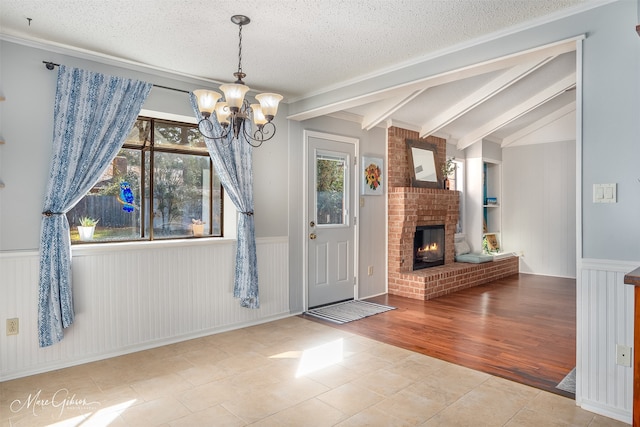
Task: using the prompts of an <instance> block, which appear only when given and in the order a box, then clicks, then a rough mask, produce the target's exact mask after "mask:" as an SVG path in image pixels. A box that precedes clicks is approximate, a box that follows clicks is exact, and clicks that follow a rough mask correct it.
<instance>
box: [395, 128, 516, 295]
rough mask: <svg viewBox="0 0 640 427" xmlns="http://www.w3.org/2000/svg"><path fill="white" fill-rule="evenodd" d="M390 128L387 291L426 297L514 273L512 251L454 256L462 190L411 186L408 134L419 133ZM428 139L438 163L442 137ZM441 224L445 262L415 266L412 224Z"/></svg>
mask: <svg viewBox="0 0 640 427" xmlns="http://www.w3.org/2000/svg"><path fill="white" fill-rule="evenodd" d="M388 132H389V135H388V136H389V138H388V141H389V149H388V155H389V163H388V165H389V166H388V172H387V177H388V179H387V182H388V184H389V188H388V197H389V236H388V237H389V239H388V242H389V243H388V244H389V247H388V253H389V264H388V267H389V268H388V270H389V293H390V294H393V295H399V296H404V297H408V298H415V299H421V300H428V299H430V298H435V297H438V296H442V295H446V294H448V293H451V292H455V291H458V290H461V289H465V288H469V287H472V286H477V285H480V284H483V283H488V282H490V281H492V280H496V279H498V278H502V277H506V276H509V275H511V274H515V273H517V272H518V258H516V257H510V258H506V259H502V260H498V261H493V262H489V263H485V264H467V263H457V262H455V259H454V234H455V229H456V224H457V222H458V212H459V204H460V193H459V192H458V191H451V190H440V189H427V188H415V187H411V186H410V185H411V177H410V175H409V170H410V169H409V159H408V155H407V145H406V140H407V139H414V140H415V139H419V135H418V133H417V132H412V131H409V130H405V129H400V128H396V127H392V128H390V129H389V131H388ZM426 141H427V142H429V143H431V144H434V145H436V146H437V151H438V152H437V156H436V166H437V167H438V165H441V164H442V163H443V162H444V161H445V158H446V141H445V140H444V139H441V138H436V137H428V138H426ZM440 224H444V226H445V265H443V266H438V267H432V268H426V269H422V270H417V271H413V258H414V254H413V251H414V247H413V238H414V233H415V230H416V226H422V225H440Z"/></svg>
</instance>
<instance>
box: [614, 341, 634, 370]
mask: <svg viewBox="0 0 640 427" xmlns="http://www.w3.org/2000/svg"><path fill="white" fill-rule="evenodd" d="M616 364H617V365H620V366H626V367H628V368H630V367H631V347H629V346H626V345H620V344H618V345H616Z"/></svg>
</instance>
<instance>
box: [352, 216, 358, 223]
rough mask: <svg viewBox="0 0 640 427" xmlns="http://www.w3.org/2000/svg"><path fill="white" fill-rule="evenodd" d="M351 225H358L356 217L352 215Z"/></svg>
mask: <svg viewBox="0 0 640 427" xmlns="http://www.w3.org/2000/svg"><path fill="white" fill-rule="evenodd" d="M353 225H358V218H357V217H355V216H354V217H353Z"/></svg>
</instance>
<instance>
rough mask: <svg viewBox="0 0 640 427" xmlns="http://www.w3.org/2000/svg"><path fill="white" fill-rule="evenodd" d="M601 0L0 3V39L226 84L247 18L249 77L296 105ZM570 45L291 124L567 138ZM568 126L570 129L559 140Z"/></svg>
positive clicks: (467, 136)
mask: <svg viewBox="0 0 640 427" xmlns="http://www.w3.org/2000/svg"><path fill="white" fill-rule="evenodd" d="M604 1H606V0H323V1H318V0H276V1H271V2H266V1H264V0H260V1H258V0H243V1H240V0H236V1H229V0H216V1H201V0H171V1H169V0H138V1H129V0H126V1H125V0H103V1H92V0H0V35H3V36H5V38H7V36H8V38H17V39H26V40H33V41H39V42H43V43H46V44H56V45H61V46H66V47H71V48H73V49H78V50H83V51H85V52H91V53H97V54H99V55H103V56H108V57H112V58H119V59H123V60H127V61H133V62H136V63H139V64H145V65H149V66H152V67H154V68H157V69H162V70H167V71H171V72H177V73H180V74H184V75H189V76H195V77H200V78H205V79H210V80H214V81H218V82H228V81H231V80H232V79H233V76H232V74H233V72H235V71H236V69H237V64H238V58H237V55H238V27H237V26H236V25H234V24H233V23H232V22H231V21H230V17H231V16H232V15H235V14H244V15H247V16H249V17H250V18H251V23H250V24H249V25H246V26H244V27H243V30H242V35H243V58H242V65H243V71H244V72H245V73H247V77H246V78H245V81H246V83H247V85H249V86H250V87H252V89H256V90H258V91H264V90H269V91H274V92H279V93H282V94H283V95H285V101H300V100H304V99H305V98H310V97H313V96H316V95H318V94H322V93H323V92H324V91H326V90H328V89H335V88H337V87H348V86H349V85H350V84H352V83H354V82H358V81H363V80H364V79H367V78H369V77H371V76H375V75H379V74H381V73H383V72H387V71H389V70H391V69H401V68H403V67H405V66H408V65H411V64H415V63H418V62H420V61H421V60H424V58H426V57H429V56H433V55H435V54H437V53H438V52H442V51H445V50H447V49H452V48H455V47H456V46H460V45H464V44H467V45H468V44H470V43H472V42H473V41H474V40H476V39H479V38H487V37H490V36H492V35H494V34H496V33H506V32H508V31H509V30H511V29H514V28H519V27H520V28H521V27H523V26H526V25H530V24H531V23H532V22H542V21H544V20H548V19H552V18H554V17H559V16H564V15H566V14H569V13H574V12H576V11H579V10H583V9H585V8H588V7H593V6H594V5H598V4H602V3H603V2H604ZM27 18H31V22H30V23H29V20H28V19H27ZM574 46H575V44H574V43H566V44H562V45H560V47H557V46H554V47H552V48H549V49H548V50H539V51H535V52H533V53H527V54H526V55H522V56H521V57H518V58H517V61H514V60H513V58H511V59H505V60H504V61H496V62H495V63H493V64H490V65H487V64H483V65H479V66H478V67H471V68H470V69H468V70H466V71H465V72H464V73H455V75H447V76H440V77H438V78H433V79H429V80H428V81H416V82H415V84H413V85H405V86H403V87H402V88H394V89H390V90H386V91H384V90H383V91H377V93H376V94H375V96H374V95H372V96H370V97H363V98H362V99H360V100H357V101H354V102H351V103H347V104H344V105H342V106H337V107H333V108H332V107H330V106H327V107H326V108H324V109H317V110H316V111H317V112H316V113H307V114H304V115H297V116H294V117H292V119H297V120H300V119H305V118H310V117H313V116H314V115H317V114H334V115H336V114H341V115H342V116H343V117H350V118H351V119H353V120H356V121H358V122H360V123H361V124H362V127H363V128H365V129H369V128H372V127H374V126H379V125H385V124H388V123H389V121H390V120H391V121H393V123H394V124H395V123H398V124H405V125H407V126H408V127H410V128H414V129H416V130H420V131H421V134H423V136H424V135H428V134H437V135H440V136H446V137H448V138H449V140H450V142H454V143H457V144H458V147H459V148H464V147H465V146H466V145H469V144H471V143H473V142H475V141H476V140H478V139H482V138H487V139H489V140H493V141H495V142H499V143H502V144H503V145H505V146H506V145H510V144H520V143H524V142H526V141H527V140H528V137H530V136H531V135H534V134H536V133H537V134H538V135H544V134H545V132H543V131H542V129H543V128H545V127H546V128H548V127H555V128H557V129H556V131H555V132H546V134H551V136H546V138H551V139H564V140H566V139H572V138H575V118H574V119H573V122H572V121H571V117H575V91H571V90H569V91H566V90H567V89H571V88H572V87H573V86H574V85H575V52H573V49H574ZM43 59H44V58H43ZM542 106H544V108H541V107H542ZM572 115H573V116H572ZM563 123H568V124H569V125H570V126H569V129H570V128H571V127H572V128H573V135H565V134H563V132H565V133H566V126H562V124H563ZM561 129H565V130H564V131H562V130H561ZM554 135H555V136H554ZM560 135H561V136H560ZM536 141H538V142H547V141H542V140H541V139H540V138H536Z"/></svg>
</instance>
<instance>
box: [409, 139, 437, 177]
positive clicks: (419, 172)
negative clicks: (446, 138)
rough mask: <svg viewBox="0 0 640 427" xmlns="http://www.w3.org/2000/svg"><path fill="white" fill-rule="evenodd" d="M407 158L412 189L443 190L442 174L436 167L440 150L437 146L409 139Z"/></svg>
mask: <svg viewBox="0 0 640 427" xmlns="http://www.w3.org/2000/svg"><path fill="white" fill-rule="evenodd" d="M407 157H408V159H409V176H410V178H411V186H412V187H421V188H441V184H440V183H441V182H442V177H441V172H440V168H439V167H437V165H436V159H437V158H438V148H437V147H436V145H435V144H431V143H429V142H426V141H420V140H417V139H407Z"/></svg>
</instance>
